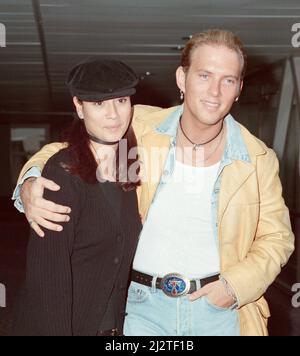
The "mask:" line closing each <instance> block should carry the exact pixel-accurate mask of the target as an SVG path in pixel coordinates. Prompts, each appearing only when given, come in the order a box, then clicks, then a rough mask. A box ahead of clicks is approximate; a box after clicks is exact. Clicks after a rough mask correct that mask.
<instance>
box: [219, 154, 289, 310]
mask: <svg viewBox="0 0 300 356" xmlns="http://www.w3.org/2000/svg"><path fill="white" fill-rule="evenodd" d="M257 177H258V182H259V192H260V214H259V222H258V227H257V232H256V237H255V240H254V241H253V244H252V246H251V248H250V250H249V253H248V255H247V256H246V258H245V259H244V260H243V261H242V262H240V263H239V264H237V265H235V266H233V267H231V268H230V269H229V270H227V271H225V273H223V277H224V278H225V279H226V280H227V281H228V283H229V284H230V285H231V286H232V288H233V289H234V291H235V293H236V296H237V299H238V302H239V307H242V306H244V305H246V304H249V303H252V302H254V301H256V300H258V299H259V298H260V297H261V296H262V295H263V294H264V293H265V292H266V290H267V289H268V287H269V286H270V285H271V284H272V283H273V282H274V281H275V279H276V277H277V276H278V274H279V273H280V271H281V268H282V267H283V266H284V265H285V264H286V263H287V261H288V259H289V257H290V256H291V254H292V252H293V251H294V235H293V232H292V229H291V223H290V216H289V211H288V208H287V207H286V205H285V202H284V199H283V197H282V186H281V182H280V178H279V163H278V160H277V157H276V154H275V152H274V151H273V150H271V149H268V151H267V154H266V155H264V156H260V157H258V161H257Z"/></svg>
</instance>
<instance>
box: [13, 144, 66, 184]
mask: <svg viewBox="0 0 300 356" xmlns="http://www.w3.org/2000/svg"><path fill="white" fill-rule="evenodd" d="M66 147H67V145H66V144H65V143H59V142H56V143H51V144H49V145H46V146H44V147H43V148H42V149H41V150H40V151H39V152H37V153H36V154H35V155H34V156H33V157H31V159H30V160H29V161H28V162H27V163H26V164H25V166H24V167H23V168H22V171H21V173H20V175H19V178H18V182H17V185H18V184H19V182H20V181H21V179H22V177H23V176H24V175H25V173H26V172H27V171H28V170H29V169H31V168H32V167H36V168H38V169H39V170H40V172H42V171H43V169H44V167H45V165H46V163H47V161H48V160H49V158H51V157H52V156H54V155H55V154H56V153H57V152H59V151H60V150H62V149H64V148H66Z"/></svg>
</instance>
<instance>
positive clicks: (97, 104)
mask: <svg viewBox="0 0 300 356" xmlns="http://www.w3.org/2000/svg"><path fill="white" fill-rule="evenodd" d="M102 104H103V101H97V102H96V103H95V105H96V106H101V105H102Z"/></svg>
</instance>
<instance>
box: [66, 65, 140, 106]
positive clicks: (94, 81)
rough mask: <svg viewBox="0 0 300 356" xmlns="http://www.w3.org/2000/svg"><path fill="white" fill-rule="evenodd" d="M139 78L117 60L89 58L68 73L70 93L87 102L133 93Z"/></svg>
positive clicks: (67, 82) (67, 83)
mask: <svg viewBox="0 0 300 356" xmlns="http://www.w3.org/2000/svg"><path fill="white" fill-rule="evenodd" d="M138 82H139V80H138V77H137V75H136V74H135V73H134V71H133V70H132V69H131V68H130V67H128V65H126V64H125V63H123V62H121V61H117V60H110V59H100V58H90V59H88V60H86V61H84V62H82V63H80V64H77V65H76V66H75V67H74V68H73V69H72V70H71V71H70V73H69V76H68V79H67V81H66V85H67V87H68V88H69V90H70V92H71V95H72V96H76V97H77V98H78V99H80V100H83V101H89V102H96V101H104V100H109V99H114V98H120V97H124V96H131V95H134V94H135V92H136V89H135V87H136V86H137V84H138Z"/></svg>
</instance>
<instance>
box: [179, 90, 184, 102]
mask: <svg viewBox="0 0 300 356" xmlns="http://www.w3.org/2000/svg"><path fill="white" fill-rule="evenodd" d="M183 99H184V93H183V91H182V90H180V100H181V101H182V100H183Z"/></svg>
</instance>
